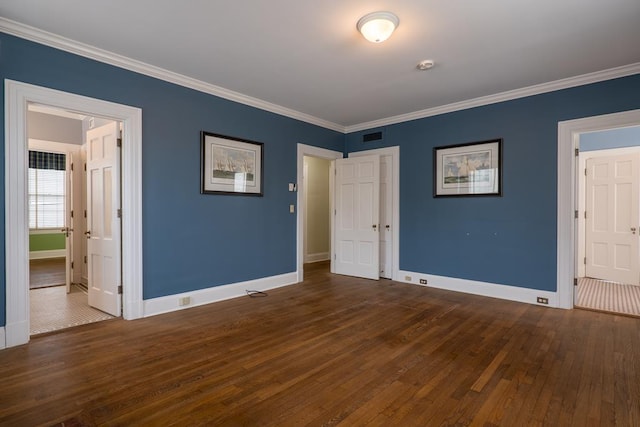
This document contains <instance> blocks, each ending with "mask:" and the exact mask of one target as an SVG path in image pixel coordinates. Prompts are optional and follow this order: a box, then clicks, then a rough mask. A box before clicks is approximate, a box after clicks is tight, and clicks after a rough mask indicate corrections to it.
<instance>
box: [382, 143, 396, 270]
mask: <svg viewBox="0 0 640 427" xmlns="http://www.w3.org/2000/svg"><path fill="white" fill-rule="evenodd" d="M391 161H392V156H390V155H383V156H380V277H384V278H386V279H391V278H392V276H393V265H392V264H393V263H392V261H393V254H392V250H393V232H394V231H395V230H392V229H391V224H393V173H392V171H393V169H392V168H393V166H392V162H391Z"/></svg>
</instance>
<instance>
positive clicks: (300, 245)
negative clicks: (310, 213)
mask: <svg viewBox="0 0 640 427" xmlns="http://www.w3.org/2000/svg"><path fill="white" fill-rule="evenodd" d="M304 156H310V157H319V158H322V159H327V160H335V159H341V158H342V157H343V155H342V153H341V152H339V151H333V150H327V149H326V148H319V147H314V146H312V145H306V144H301V143H298V161H297V165H298V166H297V167H298V176H297V178H296V179H297V187H298V196H297V199H296V206H298V217H297V225H296V236H297V238H296V246H297V248H296V253H297V256H296V259H297V268H296V270H297V275H298V279H297V280H298V282H302V281H303V280H304ZM329 200H330V201H332V200H333V179H332V176H330V178H329ZM331 224H333V215H331ZM330 228H331V233H333V225H331V226H330ZM332 236H333V234H332ZM331 242H332V243H331V245H332V246H333V239H331ZM331 254H333V247H332V249H331ZM330 256H333V255H330ZM332 259H333V258H332Z"/></svg>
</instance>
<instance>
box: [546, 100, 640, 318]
mask: <svg viewBox="0 0 640 427" xmlns="http://www.w3.org/2000/svg"><path fill="white" fill-rule="evenodd" d="M638 125H640V110H630V111H624V112H621V113H613V114H604V115H601V116H595V117H585V118H582V119H575V120H567V121H564V122H559V123H558V191H557V193H558V200H557V202H558V211H557V227H558V229H557V254H556V259H557V277H556V289H557V294H558V307H560V308H573V304H574V286H573V279H574V278H576V273H577V271H578V268H577V266H576V264H577V257H576V250H577V248H576V246H577V240H578V233H577V226H578V224H577V223H578V221H577V220H576V219H575V216H574V215H575V214H574V212H575V210H576V209H578V207H579V205H578V195H577V188H576V187H577V183H578V178H577V176H576V173H577V170H578V165H577V162H578V156H576V155H575V150H576V149H577V148H579V145H580V134H582V133H586V132H596V131H603V130H609V129H616V128H623V127H630V126H638Z"/></svg>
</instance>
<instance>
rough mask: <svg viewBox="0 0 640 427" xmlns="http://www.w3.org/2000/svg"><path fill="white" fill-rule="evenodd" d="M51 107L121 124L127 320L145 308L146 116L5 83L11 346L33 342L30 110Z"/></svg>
mask: <svg viewBox="0 0 640 427" xmlns="http://www.w3.org/2000/svg"><path fill="white" fill-rule="evenodd" d="M28 103H36V104H42V105H48V106H52V107H56V108H60V109H64V110H68V111H73V112H78V113H84V114H88V115H95V116H100V117H104V118H108V119H112V120H117V121H121V122H122V124H123V140H124V143H123V147H122V180H123V182H124V183H125V185H124V186H123V188H122V210H123V215H122V237H123V239H122V279H123V296H122V297H123V317H124V318H125V319H128V320H131V319H137V318H141V317H142V315H143V311H142V309H143V306H142V173H141V171H142V110H141V109H140V108H135V107H129V106H126V105H120V104H115V103H112V102H108V101H102V100H98V99H94V98H88V97H85V96H81V95H74V94H71V93H67V92H61V91H58V90H54V89H48V88H44V87H39V86H34V85H30V84H26V83H21V82H17V81H13V80H8V79H7V80H5V201H4V203H5V268H6V275H5V289H6V301H5V302H6V324H5V342H4V343H0V346H1V345H2V344H5V345H6V347H12V346H16V345H20V344H25V343H27V342H28V341H29V286H28V278H29V239H28V231H27V230H28V223H27V217H28V215H27V212H28V211H27V197H26V194H27V167H26V166H27V151H28V150H27V106H28Z"/></svg>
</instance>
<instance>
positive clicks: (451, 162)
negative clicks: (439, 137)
mask: <svg viewBox="0 0 640 427" xmlns="http://www.w3.org/2000/svg"><path fill="white" fill-rule="evenodd" d="M460 196H465V197H470V196H502V138H498V139H492V140H488V141H479V142H471V143H466V144H457V145H448V146H443V147H435V148H434V149H433V197H460Z"/></svg>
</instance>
